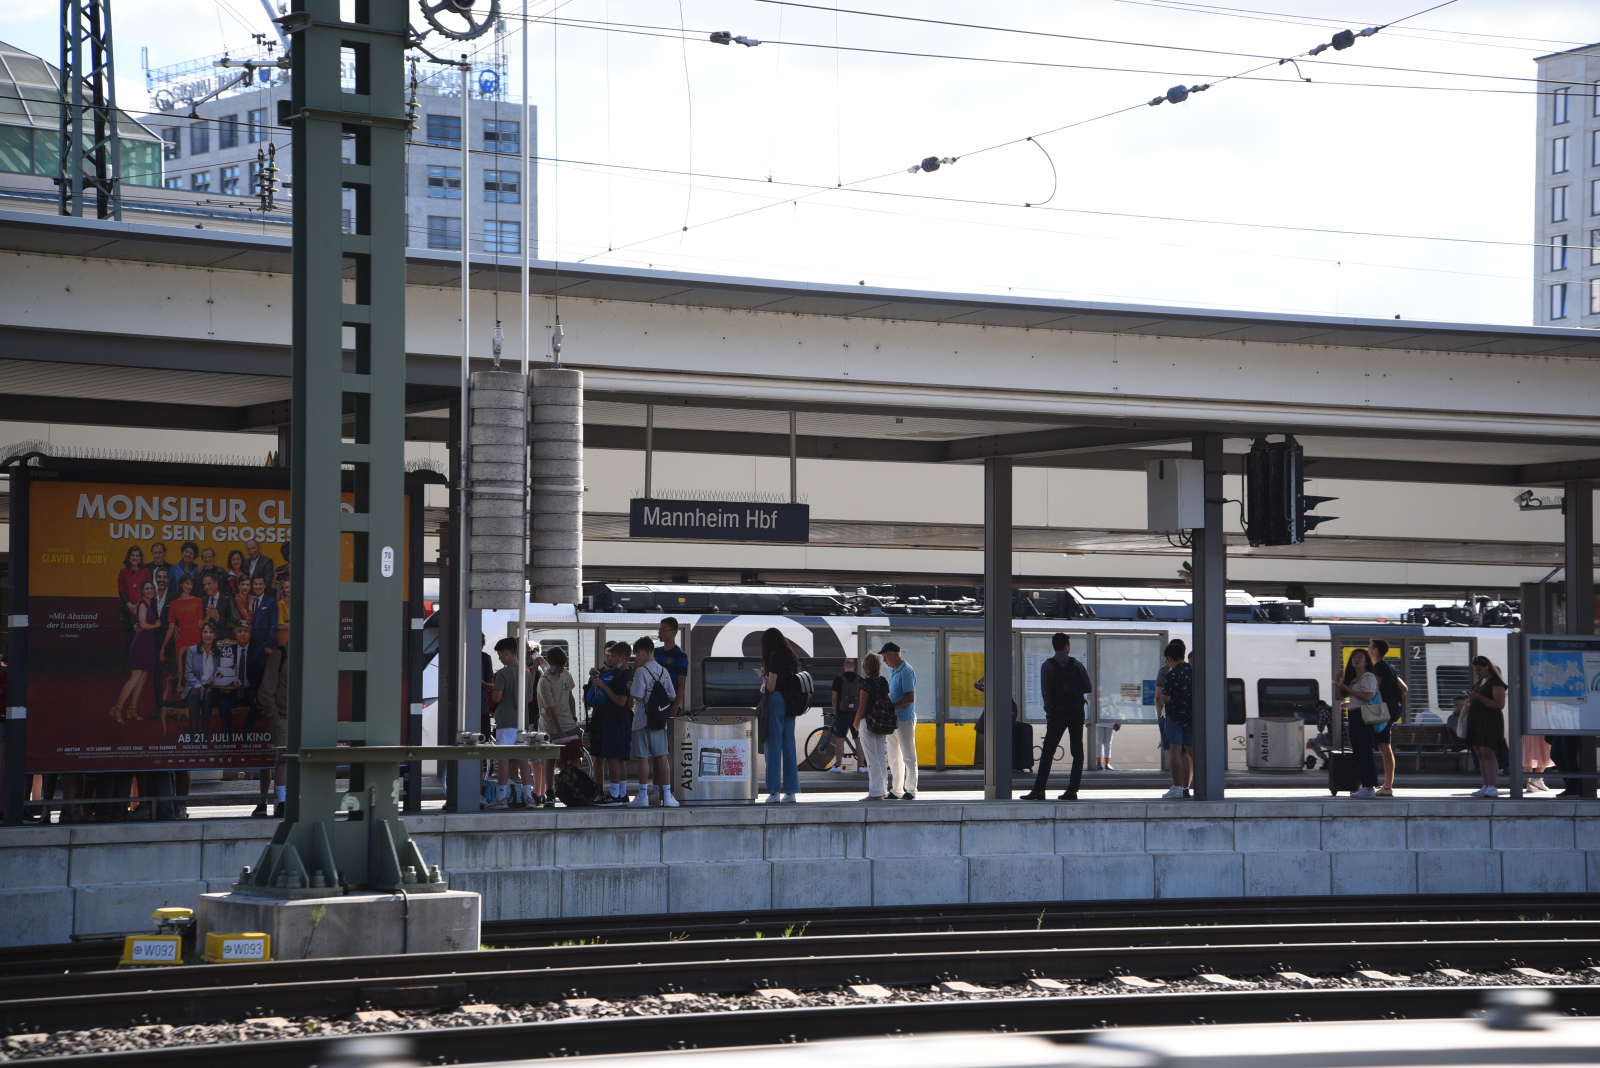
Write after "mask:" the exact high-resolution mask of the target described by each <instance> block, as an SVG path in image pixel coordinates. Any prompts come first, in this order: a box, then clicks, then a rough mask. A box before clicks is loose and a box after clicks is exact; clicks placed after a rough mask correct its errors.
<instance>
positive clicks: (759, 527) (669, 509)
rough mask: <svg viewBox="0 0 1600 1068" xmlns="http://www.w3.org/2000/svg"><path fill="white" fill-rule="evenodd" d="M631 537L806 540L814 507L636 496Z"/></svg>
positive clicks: (630, 518) (631, 504) (630, 515)
mask: <svg viewBox="0 0 1600 1068" xmlns="http://www.w3.org/2000/svg"><path fill="white" fill-rule="evenodd" d="M628 537H630V538H673V539H679V540H684V541H769V542H770V541H778V542H808V541H810V540H811V506H810V505H809V504H763V503H759V502H754V501H750V502H746V501H676V500H662V499H661V498H657V497H642V498H641V497H635V498H634V499H633V500H631V501H629V502H628Z"/></svg>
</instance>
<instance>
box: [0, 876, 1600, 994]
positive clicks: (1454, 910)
mask: <svg viewBox="0 0 1600 1068" xmlns="http://www.w3.org/2000/svg"><path fill="white" fill-rule="evenodd" d="M1530 916H1531V917H1533V918H1536V919H1537V918H1545V917H1548V918H1550V919H1589V918H1593V919H1600V899H1597V898H1596V897H1595V896H1594V895H1590V894H1522V895H1518V894H1436V895H1408V896H1406V897H1404V898H1399V897H1378V898H1348V899H1341V898H1333V899H1326V898H1318V899H1316V900H1309V901H1308V900H1307V899H1306V898H1252V899H1251V900H1250V901H1248V902H1235V901H1214V900H1196V901H1162V902H1159V903H1157V902H1150V901H1105V902H1099V901H1082V902H1055V903H1050V904H1027V905H1023V904H1015V903H1012V904H992V905H981V904H979V905H965V904H963V905H931V906H924V907H920V908H909V909H907V908H903V907H883V906H878V907H867V908H853V909H830V910H827V911H825V912H821V913H819V912H818V911H817V910H814V909H813V910H805V911H799V910H788V911H771V912H755V913H750V912H740V913H710V914H705V913H697V914H678V915H672V914H656V915H645V916H613V917H606V918H604V919H601V918H590V917H551V918H548V919H539V920H501V921H489V922H486V923H485V924H484V925H483V938H482V940H483V941H484V942H485V943H486V944H489V945H492V946H495V947H497V948H502V949H513V948H523V947H528V948H535V947H541V948H545V949H550V948H563V947H560V946H558V945H556V944H557V943H561V942H580V941H582V942H588V941H591V940H593V939H597V938H598V939H603V940H605V941H606V942H646V941H651V940H658V941H662V942H665V941H668V940H669V939H671V940H676V941H682V940H689V941H694V940H697V939H708V938H746V939H748V938H751V937H752V936H753V935H755V934H756V933H757V932H760V933H761V934H762V935H764V936H765V937H764V938H763V939H762V941H764V942H768V943H769V944H770V943H771V942H773V941H776V940H777V938H778V936H780V935H782V934H783V932H784V931H785V929H794V930H799V929H801V928H804V929H805V931H806V936H807V937H808V938H816V937H818V936H822V935H845V934H891V933H901V932H928V933H945V932H950V931H1002V930H1029V931H1032V930H1036V929H1043V930H1068V929H1074V930H1081V929H1084V928H1086V927H1102V926H1115V927H1141V926H1159V927H1169V926H1180V925H1183V924H1198V925H1205V926H1211V925H1222V926H1233V925H1240V924H1245V925H1259V924H1270V925H1290V924H1305V923H1362V922H1408V921H1417V920H1427V921H1438V920H1455V921H1464V922H1470V921H1490V920H1523V919H1526V918H1528V917H1530ZM121 953H122V942H121V939H120V938H118V939H99V940H94V941H86V942H69V943H56V944H47V945H37V946H12V947H5V948H0V980H3V979H4V978H6V977H12V976H25V975H44V976H59V975H60V974H61V973H62V972H64V971H69V972H73V973H75V974H83V973H87V972H90V971H102V970H109V969H111V968H114V967H115V966H116V964H117V961H118V959H119V958H120V956H121Z"/></svg>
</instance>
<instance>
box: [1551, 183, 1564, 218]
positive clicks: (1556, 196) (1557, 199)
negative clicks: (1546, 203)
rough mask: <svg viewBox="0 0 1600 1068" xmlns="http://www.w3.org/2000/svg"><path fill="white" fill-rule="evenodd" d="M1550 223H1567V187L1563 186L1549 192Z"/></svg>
mask: <svg viewBox="0 0 1600 1068" xmlns="http://www.w3.org/2000/svg"><path fill="white" fill-rule="evenodd" d="M1550 221H1551V222H1566V221H1567V187H1566V186H1564V185H1558V186H1556V187H1555V188H1554V189H1552V190H1550Z"/></svg>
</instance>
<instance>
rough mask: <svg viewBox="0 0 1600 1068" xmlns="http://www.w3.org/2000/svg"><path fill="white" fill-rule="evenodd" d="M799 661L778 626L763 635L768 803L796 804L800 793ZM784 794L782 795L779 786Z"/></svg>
mask: <svg viewBox="0 0 1600 1068" xmlns="http://www.w3.org/2000/svg"><path fill="white" fill-rule="evenodd" d="M799 671H800V661H799V659H798V658H796V656H795V655H794V650H793V649H791V648H789V642H788V640H787V639H785V638H784V636H783V632H782V631H780V630H779V629H778V628H777V627H768V628H767V629H766V630H764V631H762V633H761V666H760V667H759V668H757V669H756V674H757V675H759V676H760V677H761V701H762V704H763V705H765V706H766V712H767V750H766V757H767V804H769V805H770V804H776V803H778V802H780V801H781V802H783V803H785V804H793V803H794V802H795V800H796V798H795V794H798V793H799V792H800V762H799V757H798V755H797V754H796V749H795V741H794V721H795V719H796V718H798V717H799V715H800V714H801V713H802V712H804V711H805V710H806V700H805V695H804V693H803V692H802V691H801V688H800V679H799V677H798V676H799ZM780 786H781V787H782V792H781V793H780V792H779V787H780Z"/></svg>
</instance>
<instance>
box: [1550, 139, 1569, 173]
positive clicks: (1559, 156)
mask: <svg viewBox="0 0 1600 1068" xmlns="http://www.w3.org/2000/svg"><path fill="white" fill-rule="evenodd" d="M1570 140H1571V139H1570V138H1567V137H1558V138H1556V139H1555V140H1554V141H1551V142H1550V173H1551V174H1566V173H1567V145H1568V143H1569V142H1570Z"/></svg>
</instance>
